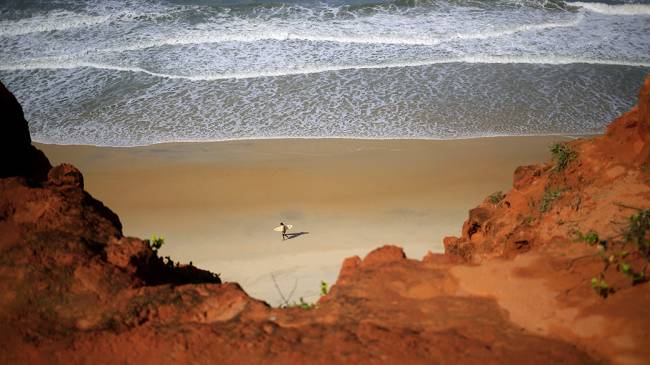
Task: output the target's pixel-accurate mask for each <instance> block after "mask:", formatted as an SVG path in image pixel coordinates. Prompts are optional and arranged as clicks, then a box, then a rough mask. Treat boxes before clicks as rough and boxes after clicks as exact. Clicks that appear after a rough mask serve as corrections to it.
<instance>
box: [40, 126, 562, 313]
mask: <svg viewBox="0 0 650 365" xmlns="http://www.w3.org/2000/svg"><path fill="white" fill-rule="evenodd" d="M570 138H571V137H568V136H543V137H489V138H476V139H462V140H360V139H354V140H352V139H351V140H348V139H265V140H245V141H227V142H206V143H170V144H157V145H151V146H146V147H132V148H123V147H96V146H62V145H44V144H38V143H37V144H36V145H37V147H38V148H40V149H42V150H43V151H44V152H45V153H46V154H47V155H48V156H49V158H50V161H51V162H52V164H54V165H55V164H59V163H62V162H69V163H72V164H74V165H75V166H77V167H79V168H80V170H81V171H83V172H84V177H85V182H86V190H87V191H89V192H90V193H91V194H92V195H93V196H95V197H96V198H97V199H99V200H101V201H103V202H104V203H105V204H106V205H107V206H110V207H111V208H112V209H113V210H114V211H115V212H116V213H117V214H118V215H119V216H120V217H121V219H122V224H123V227H124V234H125V235H128V236H139V237H145V238H146V237H150V236H151V235H152V234H156V235H164V236H165V238H166V244H165V246H163V248H162V249H161V251H160V252H161V255H162V256H171V257H172V259H174V260H175V261H180V262H181V263H188V262H190V261H192V262H193V263H194V265H196V266H198V267H201V268H204V269H208V270H211V271H213V272H216V273H220V274H221V277H222V279H224V280H225V281H235V282H238V283H240V284H241V285H242V287H243V288H244V290H246V291H247V292H248V293H249V294H250V295H251V296H253V297H256V298H259V299H263V300H265V301H267V302H269V303H270V304H272V305H278V304H279V295H278V293H277V290H276V289H275V287H274V283H273V281H272V278H271V274H273V275H274V277H275V279H276V280H277V282H278V285H279V286H280V287H281V288H282V290H283V292H285V294H286V292H288V291H290V290H291V288H292V287H293V286H294V285H296V286H297V289H296V293H295V294H294V298H293V299H294V300H297V299H298V298H299V297H304V298H305V299H306V300H308V299H310V298H312V297H314V296H315V297H317V293H318V288H319V284H320V281H321V280H324V281H326V282H328V283H332V282H334V281H335V279H336V276H337V275H338V271H339V268H340V265H341V262H342V261H343V259H345V258H346V257H349V256H353V255H365V254H366V253H367V252H369V251H370V250H372V249H374V248H376V247H378V246H381V245H384V244H396V245H400V246H402V247H404V250H405V252H406V254H407V255H408V256H409V257H416V258H420V257H422V256H423V255H424V254H425V253H426V252H427V251H429V250H431V251H433V252H442V250H443V246H442V239H443V237H444V236H447V235H458V233H459V232H460V229H461V226H462V223H463V221H464V220H465V219H466V217H467V211H468V210H469V209H470V208H471V207H473V206H475V205H477V204H478V203H479V202H480V201H482V200H483V199H484V198H485V197H487V196H488V195H489V194H491V193H493V192H495V191H499V190H504V191H505V190H507V189H509V188H510V186H511V183H512V172H513V171H514V169H515V168H516V167H517V166H519V165H526V164H531V163H537V162H539V161H543V160H547V159H548V158H550V154H549V152H548V146H549V145H550V144H551V143H552V142H554V141H562V140H567V139H570ZM281 221H283V222H286V223H289V224H293V225H294V231H293V232H294V233H300V232H307V233H303V234H301V235H299V236H296V237H295V238H293V239H291V240H287V241H282V240H281V237H280V234H278V233H277V232H273V231H272V228H273V227H275V226H277V225H278V224H279V223H280V222H281Z"/></svg>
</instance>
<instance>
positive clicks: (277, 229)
mask: <svg viewBox="0 0 650 365" xmlns="http://www.w3.org/2000/svg"><path fill="white" fill-rule="evenodd" d="M284 226H285V227H287V231H288V230H290V229H291V228H293V224H285V225H284ZM273 230H274V231H276V232H282V226H277V227H275V228H273Z"/></svg>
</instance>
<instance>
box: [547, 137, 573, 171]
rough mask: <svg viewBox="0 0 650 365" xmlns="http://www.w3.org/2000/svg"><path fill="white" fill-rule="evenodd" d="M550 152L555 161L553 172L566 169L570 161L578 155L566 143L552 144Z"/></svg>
mask: <svg viewBox="0 0 650 365" xmlns="http://www.w3.org/2000/svg"><path fill="white" fill-rule="evenodd" d="M550 150H551V155H552V157H553V160H554V161H555V167H554V169H555V171H562V170H564V169H566V168H567V166H569V164H570V163H571V161H573V160H575V159H576V158H577V157H578V153H577V152H576V151H575V150H574V149H573V148H572V147H571V146H569V145H568V144H566V143H553V144H552V145H551V147H550Z"/></svg>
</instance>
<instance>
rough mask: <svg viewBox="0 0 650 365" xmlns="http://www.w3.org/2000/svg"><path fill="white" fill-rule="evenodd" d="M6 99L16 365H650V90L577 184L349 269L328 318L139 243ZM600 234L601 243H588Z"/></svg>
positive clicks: (575, 159) (6, 252)
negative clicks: (639, 276) (412, 251)
mask: <svg viewBox="0 0 650 365" xmlns="http://www.w3.org/2000/svg"><path fill="white" fill-rule="evenodd" d="M0 91H1V92H0V96H1V97H2V98H1V100H0V102H1V103H0V105H1V108H2V109H1V110H2V114H3V115H5V116H8V117H5V120H3V121H2V125H0V128H1V129H2V133H1V135H3V136H8V135H9V134H10V133H13V134H14V138H9V139H8V140H12V141H14V142H16V143H15V144H14V145H12V146H11V148H8V149H5V150H3V151H2V152H3V157H2V158H3V159H2V165H0V173H1V174H0V176H2V178H0V251H1V252H0V277H1V279H0V293H1V295H0V349H1V350H0V362H2V363H30V364H33V363H48V364H51V363H66V364H68V363H100V364H102V363H106V364H109V363H110V364H112V363H157V364H161V363H162V364H168V363H169V364H171V363H232V364H249V363H250V364H253V363H255V364H258V363H272V364H289V363H307V362H309V363H316V364H337V363H340V364H350V363H355V364H374V363H398V362H399V363H409V364H410V363H412V364H436V363H440V364H449V363H463V364H465V363H466V364H475V363H476V364H478V363H481V364H511V363H530V364H536V363H539V364H549V363H567V364H586V363H609V362H612V363H620V364H643V363H648V362H650V340H649V338H650V336H648V329H649V328H650V313H648V312H649V311H650V290H649V286H648V284H647V283H645V282H643V280H637V283H634V285H633V282H632V280H630V278H629V277H626V276H625V275H624V273H622V272H621V270H620V268H621V267H622V266H621V262H623V260H625V263H626V264H629V265H630V269H629V270H632V272H636V273H640V272H643V270H645V265H646V264H647V258H646V257H647V256H645V253H644V252H642V250H639V249H636V248H635V247H637V246H634V245H632V244H631V243H629V242H628V239H629V237H628V236H629V235H627V236H626V235H625V232H626V229H627V228H626V227H628V226H629V222H630V220H629V219H630V217H631V216H633V215H635V214H638V211H639V209H641V208H649V207H650V184H649V181H650V180H649V177H650V175H649V171H650V170H649V166H650V165H649V160H650V159H649V155H650V78H648V79H647V80H646V82H645V84H644V86H643V88H642V91H641V93H640V99H639V103H638V106H637V107H635V108H634V109H633V110H632V111H630V112H629V113H627V114H625V115H623V116H622V117H620V118H619V119H617V120H615V121H614V122H613V123H612V124H611V125H610V126H609V128H608V130H607V133H606V134H605V135H604V136H602V137H598V138H595V139H586V140H577V141H575V142H572V143H571V144H570V145H569V146H568V147H566V148H567V149H566V150H565V152H567V151H568V152H567V153H568V154H569V155H570V158H568V159H567V160H566V161H565V162H566V166H562V167H563V168H561V167H560V165H562V164H563V163H562V162H561V161H558V160H555V161H549V162H547V163H545V164H541V165H535V166H525V167H520V168H519V169H517V171H516V172H515V177H514V184H513V189H512V190H510V191H508V192H506V193H505V194H503V196H499V197H498V198H499V199H497V198H486V201H485V202H484V203H483V204H481V205H480V206H479V207H477V208H474V209H472V210H471V211H470V215H469V218H468V220H467V221H466V222H465V224H464V226H463V231H462V236H461V237H459V238H455V237H449V238H446V239H445V245H446V249H447V253H446V254H444V255H433V254H429V255H427V256H426V257H425V258H424V259H423V260H412V259H407V258H405V257H404V253H403V252H402V250H401V249H400V248H398V247H394V246H386V247H382V248H379V249H377V250H375V251H373V252H371V253H370V254H368V256H366V257H365V258H364V259H363V260H361V259H360V258H358V257H353V258H348V259H346V260H345V261H344V262H343V265H342V268H341V273H340V275H339V278H338V281H337V283H336V285H334V286H333V287H332V289H331V291H330V292H329V294H327V295H326V296H324V297H322V298H321V300H320V302H319V303H318V305H317V306H316V308H312V309H302V308H298V307H294V308H286V309H278V308H270V307H269V306H268V305H267V304H266V303H263V302H261V301H258V300H255V299H252V298H250V297H249V296H248V295H246V293H245V292H244V291H243V290H242V289H241V288H240V287H239V286H238V285H237V284H233V283H221V281H220V279H219V277H218V276H217V275H214V274H212V273H209V272H206V271H203V270H200V269H197V268H195V267H191V266H178V265H176V264H175V263H173V262H172V261H170V260H169V259H162V258H159V257H158V255H157V253H156V252H155V250H154V249H152V248H151V247H150V246H149V244H148V243H147V242H146V241H143V240H140V239H137V238H131V237H124V236H123V235H122V232H121V224H120V221H119V218H118V217H117V216H116V215H115V214H114V213H113V212H111V211H110V209H109V208H107V207H105V206H104V205H103V204H102V203H101V202H99V201H97V200H95V199H94V198H93V197H92V196H91V195H90V194H89V193H87V192H86V191H84V189H83V176H82V174H81V173H80V172H79V171H78V170H77V169H76V168H74V167H73V166H71V165H65V164H64V165H60V166H56V167H53V168H51V169H50V168H49V167H50V166H49V162H47V159H46V158H45V157H44V155H42V153H40V151H38V150H36V149H35V148H34V147H32V146H31V141H30V140H29V138H28V137H29V136H28V135H27V137H26V138H25V135H24V131H25V130H26V122H25V121H24V117H23V116H22V109H20V106H19V105H18V103H17V102H16V100H15V98H13V96H12V95H11V94H10V93H9V92H8V91H6V89H5V88H4V87H0ZM9 111H11V112H9ZM12 143H13V142H12ZM44 171H47V173H44ZM590 231H594V232H593V234H597V235H598V238H597V240H596V241H597V242H595V243H594V244H591V245H590V244H588V242H586V241H589V240H585V239H583V240H582V241H580V242H576V240H575V237H577V235H578V234H582V235H583V237H585V236H586V235H587V232H590ZM593 234H592V235H591V236H589V237H592V238H593ZM646 238H647V235H645V236H644V237H643V239H646ZM644 242H645V241H644ZM623 249H625V250H626V251H628V252H627V254H626V255H625V257H622V256H621V257H619V256H616V261H613V262H612V264H611V265H610V266H609V268H608V269H607V270H606V271H605V272H604V273H603V274H602V276H600V275H601V272H602V270H603V267H604V260H603V257H605V258H608V257H610V256H612V255H614V254H617V253H620V252H622V250H623ZM617 269H619V270H617ZM594 277H597V278H599V279H602V280H603V281H604V282H607V284H608V287H607V290H601V294H603V296H604V295H605V294H606V295H607V297H606V298H603V296H600V295H598V293H596V292H595V291H594V290H593V289H592V287H591V280H592V278H594Z"/></svg>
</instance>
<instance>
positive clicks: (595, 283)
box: [591, 278, 612, 298]
mask: <svg viewBox="0 0 650 365" xmlns="http://www.w3.org/2000/svg"><path fill="white" fill-rule="evenodd" d="M591 287H592V288H593V289H594V290H595V291H596V293H598V295H600V296H601V297H603V298H607V296H608V295H609V293H610V292H611V291H612V289H611V288H610V287H609V285H607V282H605V280H603V279H600V278H591Z"/></svg>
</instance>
